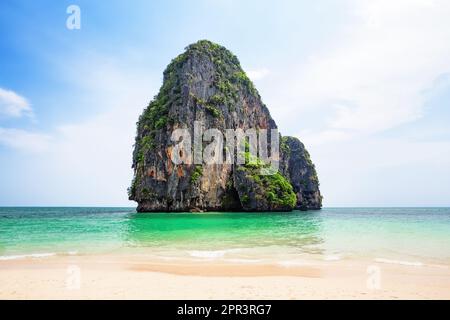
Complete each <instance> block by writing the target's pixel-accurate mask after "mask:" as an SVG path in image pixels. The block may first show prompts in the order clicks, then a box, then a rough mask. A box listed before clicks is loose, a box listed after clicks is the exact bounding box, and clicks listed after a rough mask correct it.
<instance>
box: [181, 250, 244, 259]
mask: <svg viewBox="0 0 450 320" xmlns="http://www.w3.org/2000/svg"><path fill="white" fill-rule="evenodd" d="M238 251H240V249H229V250H212V251H207V250H193V251H188V253H189V255H190V256H191V257H195V258H206V259H217V258H223V257H224V256H225V255H226V254H227V253H232V252H238Z"/></svg>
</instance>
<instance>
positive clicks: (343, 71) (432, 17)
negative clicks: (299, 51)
mask: <svg viewBox="0 0 450 320" xmlns="http://www.w3.org/2000/svg"><path fill="white" fill-rule="evenodd" d="M350 3H351V7H352V8H353V9H352V11H351V12H350V15H351V16H352V17H353V20H352V19H349V22H348V24H346V26H345V27H344V28H343V30H341V32H340V33H339V34H337V35H336V37H335V38H334V39H333V41H332V43H330V44H329V46H328V47H326V49H324V50H323V52H315V53H314V55H312V56H311V57H310V59H309V60H308V61H305V62H304V63H302V64H300V65H297V67H295V66H290V67H289V68H290V69H291V70H292V72H290V73H291V77H290V79H285V80H284V81H282V82H281V84H280V85H281V86H283V87H281V88H278V89H279V90H278V89H275V90H274V91H275V92H276V93H275V94H276V95H277V96H276V97H272V99H271V100H273V101H276V105H277V106H279V107H280V108H279V109H278V110H275V112H274V113H275V116H276V118H278V119H281V120H282V122H286V123H289V122H292V121H294V120H292V115H293V114H299V113H301V112H303V113H304V112H315V111H314V110H320V112H319V111H317V112H316V117H315V120H317V121H312V122H311V121H310V122H306V123H303V127H305V126H306V129H310V130H313V128H312V126H314V125H315V124H317V123H319V121H324V122H326V123H324V126H320V127H318V128H317V127H316V128H315V132H311V134H313V135H319V134H324V135H329V130H333V132H334V134H336V131H342V134H345V135H346V136H347V137H348V138H351V137H352V136H355V135H361V134H372V133H376V132H380V131H384V130H386V129H391V128H394V127H397V126H399V125H402V124H405V123H408V122H411V121H415V120H417V119H420V118H421V117H422V115H423V107H424V101H425V95H424V92H425V91H426V90H427V89H428V88H430V87H431V86H432V85H433V81H435V79H436V78H438V77H439V76H440V75H441V74H444V73H447V72H449V71H450V59H449V58H448V57H449V56H450V20H449V19H448V17H449V16H450V2H448V1H444V0H435V1H426V0H396V1H389V0H379V1H373V0H351V1H350ZM286 74H288V72H286ZM274 85H275V86H276V83H274ZM319 108H320V109H319ZM323 115H326V117H324V116H323ZM330 117H331V119H330ZM308 126H311V127H308ZM322 131H324V132H323V133H321V132H322ZM350 133H351V134H350Z"/></svg>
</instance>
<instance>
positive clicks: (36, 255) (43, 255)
mask: <svg viewBox="0 0 450 320" xmlns="http://www.w3.org/2000/svg"><path fill="white" fill-rule="evenodd" d="M52 256H56V253H32V254H22V255H13V256H0V261H6V260H18V259H26V258H47V257H52Z"/></svg>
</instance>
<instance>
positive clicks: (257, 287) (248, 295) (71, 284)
mask: <svg viewBox="0 0 450 320" xmlns="http://www.w3.org/2000/svg"><path fill="white" fill-rule="evenodd" d="M0 299H450V269H449V266H446V265H401V264H395V263H386V262H376V261H363V260H350V259H346V260H341V261H315V262H314V261H311V262H305V263H304V264H303V265H278V264H243V263H235V264H233V263H225V262H221V261H203V262H195V261H158V260H154V259H149V258H148V257H146V256H145V255H115V254H114V255H84V256H83V255H80V256H78V255H74V256H53V257H40V258H23V259H17V260H6V261H0Z"/></svg>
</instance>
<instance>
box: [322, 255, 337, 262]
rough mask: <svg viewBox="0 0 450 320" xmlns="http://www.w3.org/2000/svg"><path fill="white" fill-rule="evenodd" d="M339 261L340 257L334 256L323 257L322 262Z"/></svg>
mask: <svg viewBox="0 0 450 320" xmlns="http://www.w3.org/2000/svg"><path fill="white" fill-rule="evenodd" d="M339 260H341V256H339V255H334V254H331V255H328V256H325V257H323V261H339Z"/></svg>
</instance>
